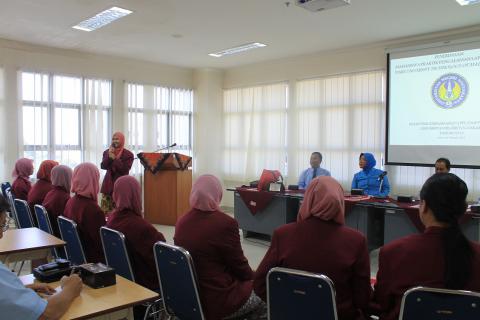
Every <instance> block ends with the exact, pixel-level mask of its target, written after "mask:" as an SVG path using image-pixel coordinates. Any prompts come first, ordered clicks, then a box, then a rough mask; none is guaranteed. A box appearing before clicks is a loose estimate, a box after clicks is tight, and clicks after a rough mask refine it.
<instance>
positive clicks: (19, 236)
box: [0, 228, 65, 263]
mask: <svg viewBox="0 0 480 320" xmlns="http://www.w3.org/2000/svg"><path fill="white" fill-rule="evenodd" d="M64 245H65V241H63V240H61V239H58V238H57V237H54V236H52V235H50V234H48V233H46V232H44V231H42V230H40V229H38V228H24V229H12V230H7V232H5V233H4V234H3V238H2V239H1V240H0V260H1V261H3V262H4V263H8V262H13V261H20V260H33V259H41V258H45V257H47V256H48V254H49V249H51V248H53V247H61V246H64Z"/></svg>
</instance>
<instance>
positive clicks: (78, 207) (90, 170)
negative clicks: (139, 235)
mask: <svg viewBox="0 0 480 320" xmlns="http://www.w3.org/2000/svg"><path fill="white" fill-rule="evenodd" d="M99 179H100V173H99V172H98V168H97V167H96V166H95V165H94V164H93V163H89V162H86V163H82V164H79V165H78V166H76V167H75V170H73V177H72V192H73V193H75V195H74V196H73V197H72V198H70V200H68V202H67V205H66V206H65V212H64V215H65V217H67V218H69V219H72V220H73V221H75V222H76V223H77V226H78V233H79V235H80V239H81V241H82V244H83V250H84V251H85V256H86V259H87V262H105V258H104V256H103V248H102V241H101V240H100V227H102V226H104V225H105V214H104V213H103V211H102V209H100V207H99V206H98V203H97V199H98V189H99ZM152 250H153V249H152Z"/></svg>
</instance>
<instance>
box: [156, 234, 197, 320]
mask: <svg viewBox="0 0 480 320" xmlns="http://www.w3.org/2000/svg"><path fill="white" fill-rule="evenodd" d="M153 250H154V253H155V262H156V263H155V264H156V266H157V274H158V279H159V282H160V290H161V293H162V297H163V302H164V306H165V310H166V312H167V313H168V314H169V315H170V316H175V317H177V318H180V319H189V320H203V319H205V318H204V315H203V310H202V305H201V303H200V296H199V294H198V287H197V277H196V275H195V268H194V266H193V260H192V257H191V256H190V254H189V253H188V251H187V250H185V249H183V248H181V247H177V246H174V245H171V244H168V243H165V242H161V241H159V242H157V243H155V245H154V247H153Z"/></svg>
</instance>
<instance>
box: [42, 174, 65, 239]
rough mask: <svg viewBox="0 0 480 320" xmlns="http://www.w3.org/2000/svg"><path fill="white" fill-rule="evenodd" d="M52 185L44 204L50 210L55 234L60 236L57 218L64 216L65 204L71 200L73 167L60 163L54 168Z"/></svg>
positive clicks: (49, 214) (49, 213)
mask: <svg viewBox="0 0 480 320" xmlns="http://www.w3.org/2000/svg"><path fill="white" fill-rule="evenodd" d="M51 175H52V185H53V189H52V190H50V191H49V192H48V193H47V195H46V196H45V199H44V200H43V203H42V205H43V206H44V207H45V209H46V210H47V212H48V216H49V217H50V223H51V224H52V230H53V234H54V235H55V236H56V237H59V238H60V231H59V229H58V222H57V218H58V217H59V216H63V212H64V210H65V205H66V204H67V201H68V200H70V185H71V182H72V169H70V167H68V166H65V165H59V166H56V167H55V168H53V169H52V174H51Z"/></svg>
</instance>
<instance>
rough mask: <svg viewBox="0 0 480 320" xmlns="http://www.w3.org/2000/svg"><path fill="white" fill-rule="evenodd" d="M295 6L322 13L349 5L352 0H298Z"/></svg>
mask: <svg viewBox="0 0 480 320" xmlns="http://www.w3.org/2000/svg"><path fill="white" fill-rule="evenodd" d="M295 4H296V5H297V6H299V7H302V8H305V9H307V10H309V11H322V10H327V9H331V8H336V7H341V6H346V5H349V4H350V0H296V1H295Z"/></svg>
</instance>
